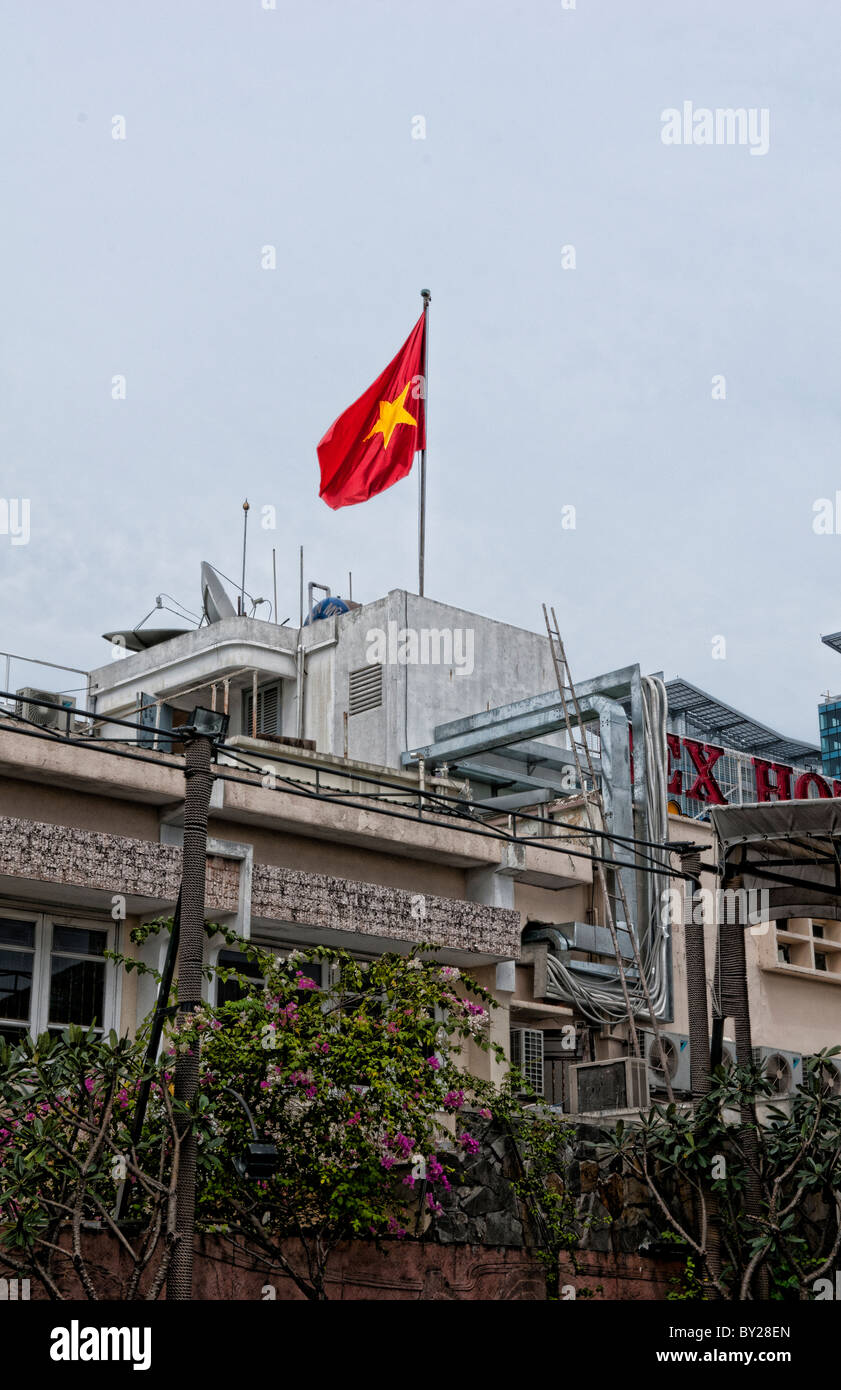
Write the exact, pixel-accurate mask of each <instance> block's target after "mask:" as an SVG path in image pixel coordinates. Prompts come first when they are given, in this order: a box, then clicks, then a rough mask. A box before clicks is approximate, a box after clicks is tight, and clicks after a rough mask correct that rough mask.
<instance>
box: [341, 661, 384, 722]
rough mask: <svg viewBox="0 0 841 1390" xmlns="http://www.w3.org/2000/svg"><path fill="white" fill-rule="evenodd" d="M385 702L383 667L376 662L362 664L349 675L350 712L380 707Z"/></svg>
mask: <svg viewBox="0 0 841 1390" xmlns="http://www.w3.org/2000/svg"><path fill="white" fill-rule="evenodd" d="M382 702H383V668H382V666H380V665H379V664H378V663H376V662H374V663H372V664H371V665H370V666H360V667H359V669H358V670H357V671H351V673H350V675H349V676H348V714H362V713H364V711H365V710H367V709H379V708H380V705H381V704H382Z"/></svg>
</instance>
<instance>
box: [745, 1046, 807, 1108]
mask: <svg viewBox="0 0 841 1390" xmlns="http://www.w3.org/2000/svg"><path fill="white" fill-rule="evenodd" d="M753 1056H754V1061H755V1062H756V1064H757V1066H758V1067H760V1068H761V1070H762V1073H763V1075H764V1076H766V1077H767V1078H768V1080H769V1081H771V1082H772V1083H773V1086H774V1095H775V1096H791V1095H793V1094H794V1092H795V1091H796V1090H797V1087H798V1086H799V1085H800V1082H801V1080H802V1079H803V1058H802V1057H801V1055H800V1053H799V1052H783V1051H782V1049H781V1048H776V1047H755V1048H754V1049H753Z"/></svg>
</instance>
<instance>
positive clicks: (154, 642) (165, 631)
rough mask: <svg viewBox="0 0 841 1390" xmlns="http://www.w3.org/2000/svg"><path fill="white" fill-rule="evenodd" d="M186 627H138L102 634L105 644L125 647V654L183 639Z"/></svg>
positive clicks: (187, 630)
mask: <svg viewBox="0 0 841 1390" xmlns="http://www.w3.org/2000/svg"><path fill="white" fill-rule="evenodd" d="M189 631H190V628H188V627H140V628H121V629H120V630H119V631H118V632H103V634H102V635H103V637H104V638H105V640H106V642H110V643H111V645H112V646H116V647H125V649H126V651H127V652H145V651H146V650H147V648H149V647H157V646H158V644H159V643H160V642H169V641H171V639H172V638H173V637H183V635H184V633H185V632H189Z"/></svg>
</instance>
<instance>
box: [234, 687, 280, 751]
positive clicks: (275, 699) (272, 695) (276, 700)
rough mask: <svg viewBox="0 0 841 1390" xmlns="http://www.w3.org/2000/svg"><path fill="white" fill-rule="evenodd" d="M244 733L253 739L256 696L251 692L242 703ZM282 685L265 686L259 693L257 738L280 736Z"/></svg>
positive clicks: (248, 692)
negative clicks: (269, 735) (262, 735)
mask: <svg viewBox="0 0 841 1390" xmlns="http://www.w3.org/2000/svg"><path fill="white" fill-rule="evenodd" d="M242 710H243V717H242V725H243V728H242V731H243V733H244V734H245V735H246V736H247V737H249V738H250V737H251V729H252V714H253V711H254V696H253V695H252V693H251V691H250V690H249V691H247V692H246V694H245V696H244V698H243V702H242ZM280 711H281V698H280V683H279V682H277V683H275V684H274V685H264V686H263V688H262V689H261V690H258V691H257V736H258V737H259V736H260V734H279V733H280V732H281V727H280Z"/></svg>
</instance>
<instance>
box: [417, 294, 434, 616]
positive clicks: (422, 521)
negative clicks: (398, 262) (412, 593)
mask: <svg viewBox="0 0 841 1390" xmlns="http://www.w3.org/2000/svg"><path fill="white" fill-rule="evenodd" d="M421 298H422V299H423V368H422V371H423V382H422V387H423V435H424V447H423V448H422V449H421V456H420V472H419V474H418V493H419V500H418V593H419V594H420V596H421V598H423V579H424V560H425V550H426V426H427V411H426V407H427V400H428V396H429V393H428V391H427V364H428V361H429V303H430V300H431V299H432V295H431V294H430V292H429V290H421Z"/></svg>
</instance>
